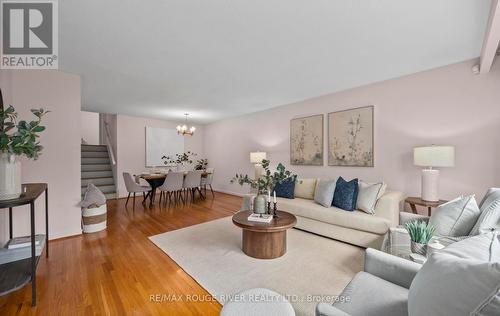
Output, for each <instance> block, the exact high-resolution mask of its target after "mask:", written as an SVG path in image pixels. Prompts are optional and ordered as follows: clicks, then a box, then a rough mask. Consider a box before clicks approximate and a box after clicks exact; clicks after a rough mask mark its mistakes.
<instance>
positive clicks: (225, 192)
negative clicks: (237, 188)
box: [214, 189, 246, 197]
mask: <svg viewBox="0 0 500 316" xmlns="http://www.w3.org/2000/svg"><path fill="white" fill-rule="evenodd" d="M214 191H215V192H220V193H224V194H229V195H235V196H239V197H244V196H245V194H246V193H238V192H233V191H228V190H221V189H214Z"/></svg>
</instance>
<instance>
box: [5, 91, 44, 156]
mask: <svg viewBox="0 0 500 316" xmlns="http://www.w3.org/2000/svg"><path fill="white" fill-rule="evenodd" d="M31 113H33V115H34V116H35V117H36V119H35V120H33V121H30V122H28V121H24V120H21V121H19V122H17V117H18V114H17V112H16V110H15V109H14V107H13V106H12V105H9V107H7V109H4V106H3V100H2V97H1V91H0V151H1V152H2V153H4V154H9V155H15V156H23V155H24V156H26V157H27V158H29V159H33V160H36V159H38V157H39V156H40V154H41V152H42V150H43V147H42V145H40V142H39V141H38V138H39V137H40V133H41V132H43V131H44V130H45V126H42V125H41V123H42V117H43V116H44V115H45V114H47V113H49V111H46V110H44V109H32V110H31Z"/></svg>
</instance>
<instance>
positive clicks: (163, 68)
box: [59, 0, 490, 123]
mask: <svg viewBox="0 0 500 316" xmlns="http://www.w3.org/2000/svg"><path fill="white" fill-rule="evenodd" d="M59 7H60V56H61V57H60V69H61V70H63V71H67V72H72V73H77V74H81V76H82V89H83V99H82V104H83V106H82V107H83V109H84V110H87V111H96V112H107V113H122V114H130V115H138V116H147V117H157V118H164V119H176V120H177V119H181V118H182V117H183V114H184V113H185V112H189V113H191V116H190V117H191V119H192V120H193V121H196V122H199V123H208V122H212V121H215V120H219V119H222V118H226V117H230V116H235V115H241V114H244V113H250V112H255V111H260V110H264V109H268V108H272V107H275V106H280V105H284V104H288V103H292V102H296V101H300V100H304V99H307V98H311V97H316V96H320V95H324V94H328V93H332V92H336V91H340V90H345V89H348V88H352V87H356V86H360V85H364V84H367V83H371V82H376V81H381V80H386V79H389V78H394V77H398V76H402V75H406V74H410V73H415V72H418V71H422V70H426V69H431V68H435V67H438V66H442V65H447V64H451V63H455V62H459V61H463V60H467V59H471V58H474V57H478V56H479V54H480V49H481V45H482V40H483V36H484V31H485V28H486V24H487V20H488V14H489V9H490V1H489V0H475V1H472V0H439V1H436V0H413V1H409V0H404V1H402V0H315V1H311V0H246V1H242V0H209V1H207V0H147V1H145V0H143V1H139V0H134V1H131V0H105V1H103V0H84V1H82V0H63V1H60V2H59Z"/></svg>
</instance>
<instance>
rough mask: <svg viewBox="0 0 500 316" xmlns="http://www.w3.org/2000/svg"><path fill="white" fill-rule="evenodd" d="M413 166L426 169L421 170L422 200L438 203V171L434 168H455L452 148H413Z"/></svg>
mask: <svg viewBox="0 0 500 316" xmlns="http://www.w3.org/2000/svg"><path fill="white" fill-rule="evenodd" d="M413 163H414V164H415V166H421V167H427V168H426V169H423V170H422V200H424V201H429V202H436V201H439V194H438V188H439V170H437V169H433V168H435V167H438V168H439V167H453V166H455V147H454V146H436V145H430V146H421V147H415V148H413Z"/></svg>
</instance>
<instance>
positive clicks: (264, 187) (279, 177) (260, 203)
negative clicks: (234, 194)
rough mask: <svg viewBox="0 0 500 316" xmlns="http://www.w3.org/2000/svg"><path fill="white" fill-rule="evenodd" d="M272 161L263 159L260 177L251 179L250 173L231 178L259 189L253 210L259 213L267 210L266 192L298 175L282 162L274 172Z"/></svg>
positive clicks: (240, 183)
mask: <svg viewBox="0 0 500 316" xmlns="http://www.w3.org/2000/svg"><path fill="white" fill-rule="evenodd" d="M270 163H271V162H270V161H269V160H267V159H264V160H262V162H261V164H262V169H264V174H263V175H262V176H261V177H260V178H258V179H251V178H250V177H249V176H248V175H243V174H236V175H235V176H234V177H233V178H232V179H231V180H230V182H231V183H238V184H239V185H241V186H243V185H245V184H248V185H249V186H250V187H251V188H252V189H256V190H257V196H256V197H255V199H254V203H253V211H254V213H257V214H263V213H265V212H266V196H265V194H266V192H271V191H272V190H274V188H275V187H276V185H277V184H278V183H280V184H281V183H283V182H285V181H287V180H289V179H290V178H293V179H296V178H297V175H296V174H293V173H292V172H291V171H289V170H286V168H285V166H284V165H283V164H282V163H279V164H278V166H277V167H276V171H274V172H272V171H271V170H270V168H269V164H270Z"/></svg>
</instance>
